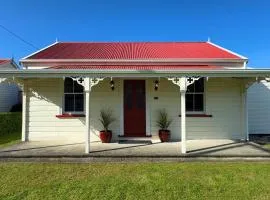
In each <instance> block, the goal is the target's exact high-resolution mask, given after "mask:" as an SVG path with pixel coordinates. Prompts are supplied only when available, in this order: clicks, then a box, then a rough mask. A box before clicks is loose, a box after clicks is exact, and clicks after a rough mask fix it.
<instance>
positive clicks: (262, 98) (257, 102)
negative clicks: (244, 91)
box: [248, 81, 270, 134]
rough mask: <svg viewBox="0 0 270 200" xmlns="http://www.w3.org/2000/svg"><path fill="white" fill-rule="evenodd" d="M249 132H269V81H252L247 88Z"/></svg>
mask: <svg viewBox="0 0 270 200" xmlns="http://www.w3.org/2000/svg"><path fill="white" fill-rule="evenodd" d="M248 117H249V120H248V122H249V133H250V134H270V83H268V82H266V81H262V82H261V83H254V84H253V85H252V86H250V88H249V89H248Z"/></svg>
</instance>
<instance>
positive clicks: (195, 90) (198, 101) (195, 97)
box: [186, 78, 204, 112]
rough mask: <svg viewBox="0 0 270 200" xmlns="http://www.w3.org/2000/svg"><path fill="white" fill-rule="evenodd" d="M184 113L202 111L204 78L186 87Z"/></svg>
mask: <svg viewBox="0 0 270 200" xmlns="http://www.w3.org/2000/svg"><path fill="white" fill-rule="evenodd" d="M186 111H187V112H203V111H204V78H200V79H199V80H197V81H195V82H194V83H193V84H191V85H189V86H188V87H187V92H186Z"/></svg>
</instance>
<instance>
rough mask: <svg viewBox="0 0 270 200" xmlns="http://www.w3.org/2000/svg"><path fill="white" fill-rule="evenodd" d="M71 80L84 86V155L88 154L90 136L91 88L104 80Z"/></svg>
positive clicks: (88, 78) (80, 78)
mask: <svg viewBox="0 0 270 200" xmlns="http://www.w3.org/2000/svg"><path fill="white" fill-rule="evenodd" d="M72 79H73V80H75V81H77V83H78V84H80V85H82V86H84V91H85V153H89V152H90V135H91V124H90V120H91V112H90V111H91V110H90V94H91V89H92V87H93V86H95V85H97V84H98V82H99V81H102V80H103V79H104V78H91V77H87V78H82V77H75V78H74V77H72Z"/></svg>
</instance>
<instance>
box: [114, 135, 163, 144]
mask: <svg viewBox="0 0 270 200" xmlns="http://www.w3.org/2000/svg"><path fill="white" fill-rule="evenodd" d="M118 141H119V142H124V141H126V142H130V143H132V142H134V143H136V142H138V143H139V142H147V141H148V142H151V143H158V142H160V139H159V137H158V136H156V135H154V136H151V137H124V136H118Z"/></svg>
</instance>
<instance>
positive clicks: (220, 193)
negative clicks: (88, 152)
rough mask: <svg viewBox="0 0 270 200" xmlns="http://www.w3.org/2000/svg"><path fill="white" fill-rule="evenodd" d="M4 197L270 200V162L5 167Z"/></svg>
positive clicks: (0, 191) (1, 167) (0, 195)
mask: <svg viewBox="0 0 270 200" xmlns="http://www.w3.org/2000/svg"><path fill="white" fill-rule="evenodd" d="M0 177H1V178H0V199H5V200H6V199H20V200H21V199H110V200H112V199H147V200H148V199H150V200H151V199H155V200H158V199H270V164H269V163H247V162H242V163H203V162H200V163H199V162H197V163H128V164H119V163H110V164H109V163H107V164H106V163H102V164H56V163H49V164H48V163H47V164H46V163H0Z"/></svg>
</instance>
